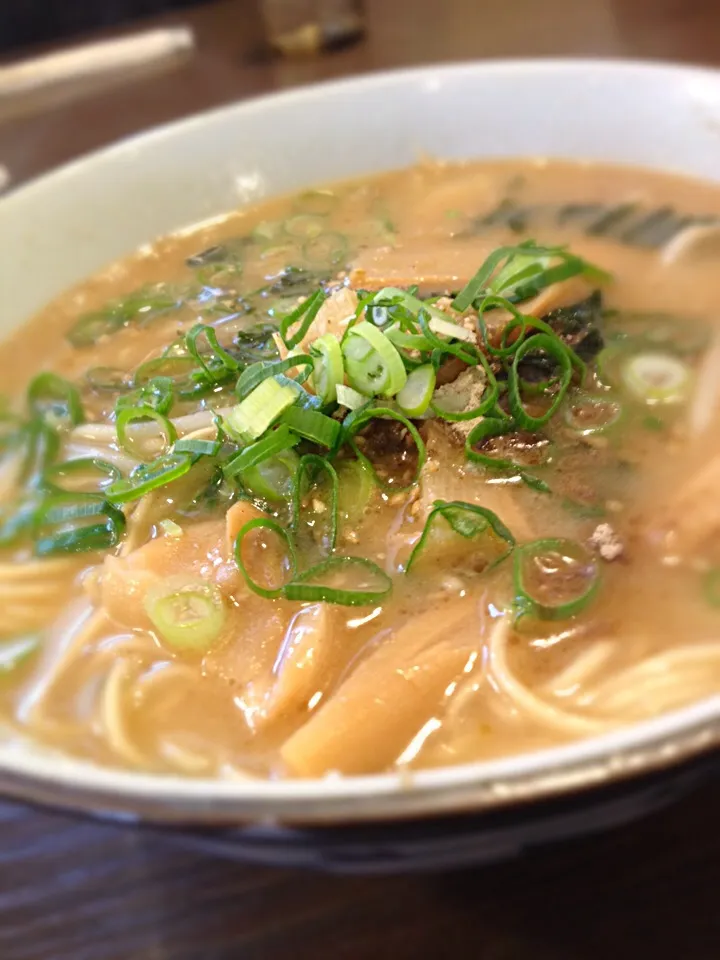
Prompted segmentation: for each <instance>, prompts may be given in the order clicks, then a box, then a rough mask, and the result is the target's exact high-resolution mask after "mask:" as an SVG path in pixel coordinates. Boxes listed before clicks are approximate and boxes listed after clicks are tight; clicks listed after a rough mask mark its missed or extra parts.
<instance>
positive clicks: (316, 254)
mask: <svg viewBox="0 0 720 960" xmlns="http://www.w3.org/2000/svg"><path fill="white" fill-rule="evenodd" d="M302 254H303V257H304V258H305V260H306V261H307V262H308V263H309V264H311V265H313V266H318V267H326V266H332V267H337V266H340V264H341V263H343V261H344V260H345V259H346V257H347V255H348V242H347V237H345V236H344V235H343V234H342V233H335V232H331V231H327V232H326V233H321V234H319V235H318V236H316V237H311V238H310V239H308V240H306V241H305V243H304V244H303V248H302Z"/></svg>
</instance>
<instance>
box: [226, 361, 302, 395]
mask: <svg viewBox="0 0 720 960" xmlns="http://www.w3.org/2000/svg"><path fill="white" fill-rule="evenodd" d="M313 366H314V361H313V359H312V357H308V356H306V355H305V354H297V355H296V356H290V357H286V358H285V359H284V360H258V361H257V362H256V363H252V364H250V366H249V367H247V368H246V369H245V370H243V372H242V373H241V374H240V377H239V379H238V382H237V384H236V386H235V393H236V394H237V395H238V397H239V399H240V400H244V399H245V397H248V396H249V395H250V394H251V393H252V392H253V390H255V388H256V387H259V386H260V384H261V383H262V382H263V380H268V379H269V378H270V377H275V376H277V375H278V374H280V373H285V371H286V370H292V369H293V368H294V367H305V370H304V371H301V373H300V374H299V375H298V377H297V380H296V383H304V382H305V380H307V378H308V377H309V375H310V368H311V367H313Z"/></svg>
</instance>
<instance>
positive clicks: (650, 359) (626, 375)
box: [620, 352, 690, 405]
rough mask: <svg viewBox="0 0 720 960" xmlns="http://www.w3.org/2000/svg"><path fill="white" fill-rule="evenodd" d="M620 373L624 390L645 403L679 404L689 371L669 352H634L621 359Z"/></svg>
mask: <svg viewBox="0 0 720 960" xmlns="http://www.w3.org/2000/svg"><path fill="white" fill-rule="evenodd" d="M620 375H621V378H622V384H623V386H624V387H625V388H626V390H627V391H628V392H629V393H630V394H632V396H633V397H634V398H635V399H636V400H640V401H642V402H643V403H647V404H648V405H656V404H671V403H682V401H683V400H685V399H686V397H687V395H688V389H689V386H690V371H689V369H688V367H687V365H686V364H685V363H684V362H683V361H682V360H680V359H679V357H675V356H673V355H672V354H668V353H660V352H647V353H636V354H635V355H634V356H631V357H628V358H627V359H626V360H624V361H623V363H622V364H621V368H620Z"/></svg>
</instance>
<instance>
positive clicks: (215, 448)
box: [173, 437, 222, 457]
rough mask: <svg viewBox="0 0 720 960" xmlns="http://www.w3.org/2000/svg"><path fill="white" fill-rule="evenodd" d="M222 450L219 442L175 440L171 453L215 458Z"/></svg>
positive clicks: (190, 439)
mask: <svg viewBox="0 0 720 960" xmlns="http://www.w3.org/2000/svg"><path fill="white" fill-rule="evenodd" d="M221 448H222V442H221V441H220V440H196V439H194V438H192V437H191V438H189V439H185V438H183V439H181V440H176V441H175V443H174V444H173V453H189V454H192V456H193V457H216V456H217V455H218V454H219V453H220V450H221Z"/></svg>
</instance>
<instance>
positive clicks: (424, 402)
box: [395, 363, 436, 417]
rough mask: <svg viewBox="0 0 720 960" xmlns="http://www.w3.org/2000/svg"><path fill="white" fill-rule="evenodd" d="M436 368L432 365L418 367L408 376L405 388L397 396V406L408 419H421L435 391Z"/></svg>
mask: <svg viewBox="0 0 720 960" xmlns="http://www.w3.org/2000/svg"><path fill="white" fill-rule="evenodd" d="M435 379H436V373H435V367H434V366H433V365H432V364H431V363H426V364H423V365H422V366H420V367H416V368H415V369H414V370H412V371H411V372H410V373H409V374H408V378H407V380H406V381H405V386H404V387H403V388H402V390H400V392H399V393H398V394H397V396H396V398H395V399H396V400H397V404H398V406H399V407H400V409H401V410H402V412H403V413H405V414H407V416H408V417H421V416H422V415H423V414H424V413H425V412H426V410H427V409H428V407H429V406H430V401H431V400H432V395H433V392H434V390H435Z"/></svg>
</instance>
